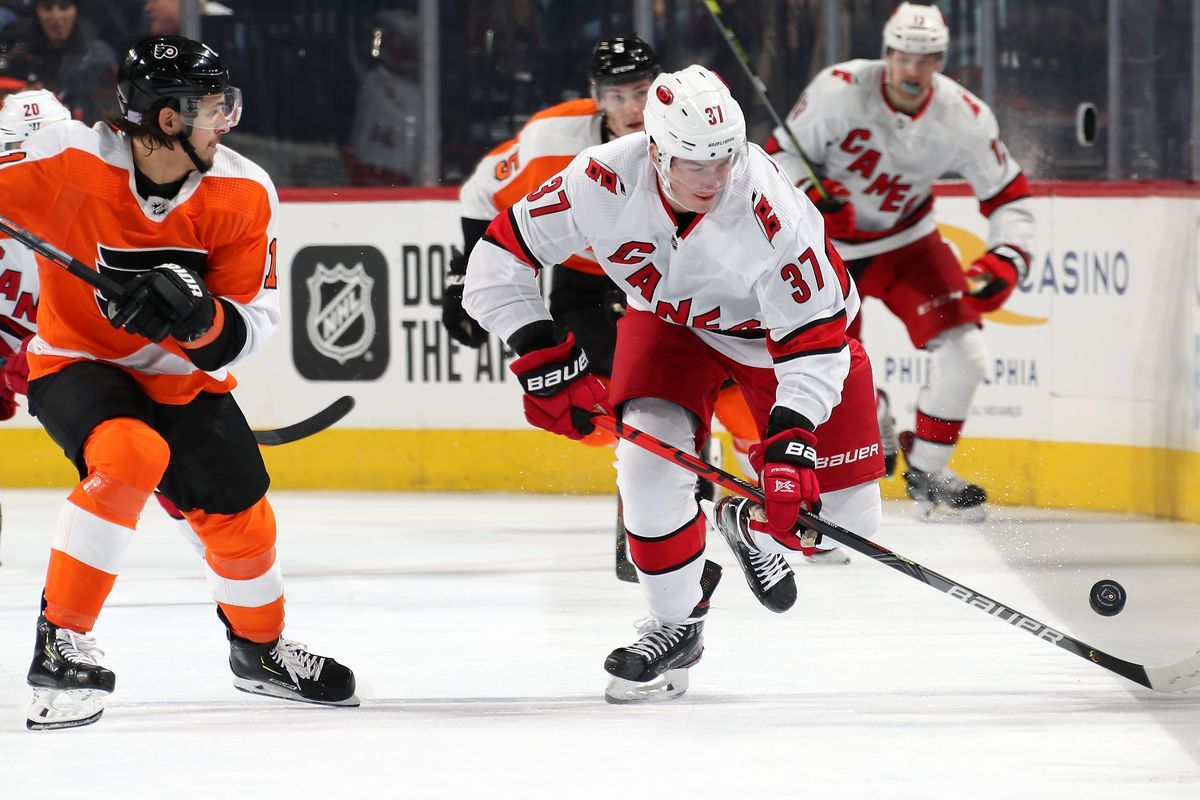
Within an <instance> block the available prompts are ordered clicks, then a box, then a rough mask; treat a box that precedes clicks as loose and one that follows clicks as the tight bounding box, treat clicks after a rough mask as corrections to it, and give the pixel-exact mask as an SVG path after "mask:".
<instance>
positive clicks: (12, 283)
mask: <svg viewBox="0 0 1200 800" xmlns="http://www.w3.org/2000/svg"><path fill="white" fill-rule="evenodd" d="M70 118H71V112H70V111H68V110H67V108H66V107H65V106H64V105H63V104H62V103H60V102H59V100H58V98H57V97H55V96H54V93H53V92H51V91H50V90H48V89H29V90H26V91H21V92H15V93H13V94H10V95H8V96H7V97H5V98H4V102H3V105H0V162H3V160H4V158H5V153H10V152H12V151H15V150H19V149H20V147H21V145H22V144H23V143H24V142H25V140H26V139H28V138H29V137H30V136H32V135H33V134H34V133H36V132H37V131H39V130H41V129H42V128H44V127H47V126H49V125H53V124H54V123H56V122H62V121H64V120H68V119H70ZM37 299H38V274H37V261H36V260H35V259H34V256H33V253H31V252H30V251H29V249H28V248H26V247H25V246H24V245H22V244H20V243H18V242H17V241H15V240H13V239H8V238H3V237H0V421H3V420H6V419H12V417H13V415H15V414H16V412H17V403H16V395H18V394H20V395H24V394H26V393H27V392H28V389H29V365H28V363H27V362H26V359H25V349H26V348H27V347H28V346H29V341H30V340H31V339H32V338H33V335H34V334H35V333H36V332H37Z"/></svg>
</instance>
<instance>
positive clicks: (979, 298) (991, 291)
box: [967, 244, 1029, 314]
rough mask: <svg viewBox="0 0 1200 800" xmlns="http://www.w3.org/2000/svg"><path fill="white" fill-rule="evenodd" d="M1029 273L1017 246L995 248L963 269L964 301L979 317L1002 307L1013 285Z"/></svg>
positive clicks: (1025, 257) (1026, 260)
mask: <svg viewBox="0 0 1200 800" xmlns="http://www.w3.org/2000/svg"><path fill="white" fill-rule="evenodd" d="M1028 272H1029V257H1028V256H1027V255H1026V254H1025V253H1024V252H1023V251H1022V250H1021V249H1020V248H1018V247H1014V246H1012V245H1008V244H1002V245H997V246H996V247H993V248H992V249H991V250H989V251H987V252H986V253H984V254H983V255H981V256H980V257H979V258H977V259H975V263H973V264H972V265H971V268H970V269H969V270H967V286H968V287H969V292H970V293H969V294H968V295H967V302H968V303H970V304H971V305H972V306H974V308H975V310H976V311H978V312H979V313H980V314H986V313H987V312H989V311H995V310H996V309H998V308H1000V306H1002V305H1004V302H1005V301H1006V300H1008V296H1009V295H1011V294H1012V293H1013V289H1015V288H1017V284H1018V283H1020V282H1021V280H1022V279H1023V278H1024V277H1025V275H1026V274H1027V273H1028Z"/></svg>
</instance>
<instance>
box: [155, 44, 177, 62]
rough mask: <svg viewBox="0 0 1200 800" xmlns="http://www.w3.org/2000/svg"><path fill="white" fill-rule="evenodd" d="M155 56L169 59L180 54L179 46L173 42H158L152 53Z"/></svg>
mask: <svg viewBox="0 0 1200 800" xmlns="http://www.w3.org/2000/svg"><path fill="white" fill-rule="evenodd" d="M151 54H152V55H153V56H154V57H155V58H157V59H160V60H164V61H165V60H169V59H172V58H177V57H178V56H179V48H178V47H176V46H175V45H173V44H156V45H154V50H153V52H152V53H151Z"/></svg>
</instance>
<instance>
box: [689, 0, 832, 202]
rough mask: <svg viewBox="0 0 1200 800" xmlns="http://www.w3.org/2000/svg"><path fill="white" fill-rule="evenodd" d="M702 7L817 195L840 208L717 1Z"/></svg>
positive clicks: (705, 2)
mask: <svg viewBox="0 0 1200 800" xmlns="http://www.w3.org/2000/svg"><path fill="white" fill-rule="evenodd" d="M700 2H702V3H703V4H704V7H705V8H707V9H708V15H709V16H710V17H712V21H713V22H714V23H715V24H716V26H717V28H718V29H719V30H720V31H721V35H722V36H723V37H725V43H726V44H728V45H729V49H731V50H733V54H734V55H735V56H737V59H738V63H739V64H741V65H742V71H743V72H745V73H746V77H747V78H749V79H750V83H751V84H753V85H754V89H755V91H757V92H758V99H759V100H762V103H763V105H764V106H766V107H767V112H768V113H770V115H771V119H772V120H774V122H775V125H776V127H779V128H783V132H784V133H785V134H787V138H788V141H789V142H791V143H792V147H794V148H796V153H795V155H796V156H798V157H799V158H800V165H801V166H802V167H804V171H805V172H806V173H808V179H809V180H811V181H812V184H813V187H814V188H815V189H816V190H817V194H819V195H820V196H821V199H822V200H823V201H825V202H826V203H830V204H832V205H834V206H840V205H843V204H844V203H845V201H844V200H839V199H837V198H835V197H834V196H833V195H831V194H830V193H829V192H828V191H827V190H826V189H825V185H824V184H823V183H821V179H820V178H818V177H817V173H816V171H815V170H814V169H813V168H812V164H810V163H809V162H808V156H806V155H805V154H804V148H803V147H801V146H800V142H799V141H797V139H796V134H794V133H792V129H791V128H789V127H788V126H787V125H786V124H784V121H783V119H782V118H780V116H779V112H777V111H776V110H775V106H774V105H772V104H771V100H770V98H768V97H767V85H766V84H765V83H763V82H762V81H761V80H760V79H759V77H758V76H757V75H755V74H754V70H753V69H752V68H751V66H750V56H748V55H746V50H745V48H744V47H742V43H741V42H740V41H739V40H738V38H737V34H735V33H734V32H733V30H732V29H731V28H730V27H729V26H728V25H726V24H725V19H724V17H723V16H722V14H721V6H720V4H719V3H718V2H717V0H700Z"/></svg>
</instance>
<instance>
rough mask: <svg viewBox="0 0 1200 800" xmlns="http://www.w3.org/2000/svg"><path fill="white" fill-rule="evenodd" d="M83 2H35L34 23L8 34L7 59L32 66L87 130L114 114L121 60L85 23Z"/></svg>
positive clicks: (15, 27) (39, 79)
mask: <svg viewBox="0 0 1200 800" xmlns="http://www.w3.org/2000/svg"><path fill="white" fill-rule="evenodd" d="M84 2H85V0H36V2H35V3H34V10H35V12H36V15H35V17H34V18H33V19H23V20H18V21H17V22H14V23H13V24H12V25H10V26H8V27H7V28H6V29H5V30H4V39H5V40H6V42H7V43H8V44H9V48H8V57H9V58H10V59H12V60H14V61H18V60H19V61H22V62H25V63H27V64H28V65H29V70H30V72H32V73H33V74H36V76H37V83H38V85H40V86H44V87H45V88H47V89H50V90H51V91H53V92H54V93H55V94H57V95H58V96H59V97H60V98H62V101H63V103H65V104H66V106H67V107H68V108H69V109H71V113H72V114H73V115H74V117H75V118H76V119H81V120H83V121H84V122H87V123H88V124H91V123H93V122H96V121H98V120H100V119H103V118H104V116H105V115H106V114H107V113H108V112H109V111H113V110H115V108H116V98H115V96H114V95H113V91H112V87H113V83H114V82H115V81H116V73H117V59H116V56H115V55H114V54H113V51H112V48H110V47H109V46H108V45H107V44H105V43H104V42H102V41H100V39H99V38H97V37H96V34H95V30H94V28H93V27H92V24H91V23H90V22H89V21H88V20H87V19H86V18H85V17H84V15H83V13H81V12H82V8H81V6H82V5H83V3H84Z"/></svg>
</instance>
